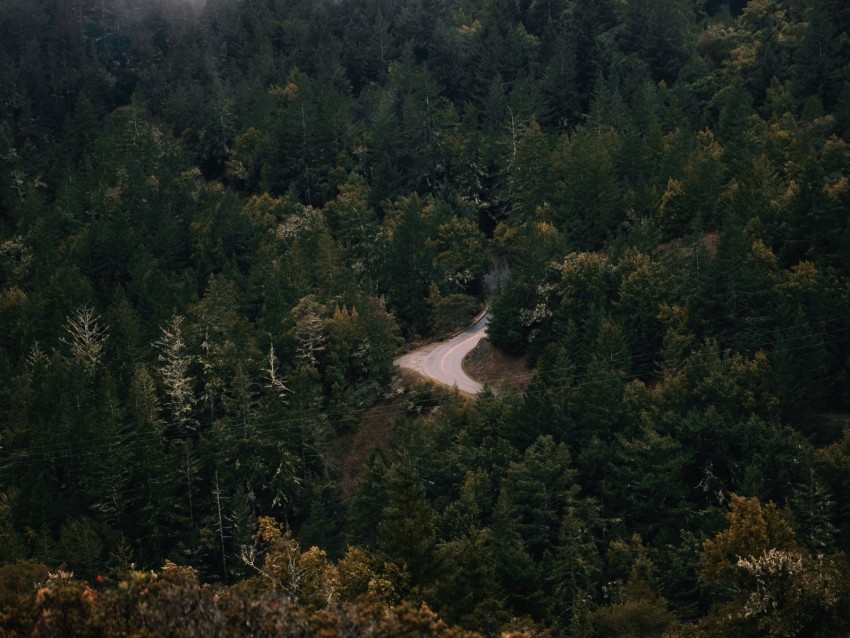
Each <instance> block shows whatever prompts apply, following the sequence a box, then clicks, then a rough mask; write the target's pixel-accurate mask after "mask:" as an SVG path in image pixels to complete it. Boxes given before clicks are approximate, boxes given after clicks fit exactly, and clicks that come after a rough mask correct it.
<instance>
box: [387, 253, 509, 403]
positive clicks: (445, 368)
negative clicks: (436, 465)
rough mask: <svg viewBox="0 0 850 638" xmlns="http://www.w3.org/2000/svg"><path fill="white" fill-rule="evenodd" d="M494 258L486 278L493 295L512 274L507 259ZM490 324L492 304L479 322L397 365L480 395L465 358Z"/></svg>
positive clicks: (479, 318)
mask: <svg viewBox="0 0 850 638" xmlns="http://www.w3.org/2000/svg"><path fill="white" fill-rule="evenodd" d="M493 261H494V263H495V268H494V269H493V270H492V271H491V272H490V273H488V274H487V276H486V277H485V280H486V282H487V287H488V288H489V289H490V293H491V295H492V293H494V292H495V291H496V289H497V288H498V287H499V286H500V285H501V284H502V282H504V281H505V279H506V278H507V276H508V267H507V264H506V263H505V261H504V259H503V258H495V257H494V259H493ZM488 323H490V307H489V303H488V305H487V307H486V308H485V310H484V312H483V313H481V315H479V316H478V318H477V319H476V321H475V323H473V324H472V325H471V326H469V327H468V328H467V329H466V330H464V331H463V332H460V333H458V334H456V335H455V336H454V337H452V338H451V339H449V340H448V341H442V342H440V343H432V344H429V345H427V346H425V347H424V348H419V350H414V351H413V352H409V353H408V354H406V355H404V356H403V357H399V358H398V359H396V360H395V364H396V365H397V366H399V367H400V368H406V369H407V370H412V371H413V372H416V373H418V374H421V375H422V376H425V377H428V378H429V379H431V380H433V381H436V382H437V383H439V384H441V385H445V386H448V387H450V388H457V389H458V391H459V392H462V393H464V394H469V395H476V394H478V393H479V392H480V391H481V388H482V387H483V386H482V385H481V384H480V383H478V381H476V380H475V379H473V378H471V377H470V376H469V375H468V374H466V372H465V371H464V369H463V358H464V357H465V356H466V355H467V353H468V352H470V351H471V350H472V349H473V348H475V346H477V345H478V342H479V341H481V339H483V338H484V337H485V336H486V332H485V330H486V328H487V324H488Z"/></svg>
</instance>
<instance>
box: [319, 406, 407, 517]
mask: <svg viewBox="0 0 850 638" xmlns="http://www.w3.org/2000/svg"><path fill="white" fill-rule="evenodd" d="M406 402H407V399H406V398H405V397H398V398H395V399H391V400H386V401H381V402H380V403H379V404H377V405H375V406H373V407H371V408H369V409H368V410H366V412H364V413H363V416H362V417H361V418H360V425H359V426H358V428H357V430H356V431H354V432H351V433H349V434H344V435H343V436H341V437H339V438H338V439H337V440H336V441H335V442H334V445H333V449H332V451H331V454H332V456H333V457H334V459H335V460H336V465H337V467H338V468H339V472H338V474H337V481H336V482H337V486H338V487H339V491H340V494H342V498H343V500H348V499H349V498H351V497H352V496H353V495H354V491H355V490H356V489H357V484H358V483H359V481H360V474H361V472H362V469H363V465H364V464H365V463H366V460H367V459H368V458H369V455H370V454H372V452H373V451H374V450H381V451H382V452H384V454H389V450H390V441H391V440H392V438H393V432H394V431H395V417H396V414H398V412H399V411H401V410H403V409H404V406H405V403H406Z"/></svg>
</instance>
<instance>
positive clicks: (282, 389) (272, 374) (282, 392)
mask: <svg viewBox="0 0 850 638" xmlns="http://www.w3.org/2000/svg"><path fill="white" fill-rule="evenodd" d="M267 361H268V366H269V367H268V368H265V370H264V372H265V373H266V377H267V385H268V387H269V388H270V389H271V390H272V392H274V393H275V394H277V395H278V397H280V400H281V402H282V403H284V404H286V395H287V393H288V392H289V388H287V387H286V385H284V383H283V379H281V377H280V375H279V373H278V371H277V361H278V359H277V357H276V356H275V354H274V344H273V343H272V344H269V357H268V359H267Z"/></svg>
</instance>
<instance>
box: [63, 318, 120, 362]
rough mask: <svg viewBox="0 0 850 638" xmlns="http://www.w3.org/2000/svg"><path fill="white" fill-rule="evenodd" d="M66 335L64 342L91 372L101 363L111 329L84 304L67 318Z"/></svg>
mask: <svg viewBox="0 0 850 638" xmlns="http://www.w3.org/2000/svg"><path fill="white" fill-rule="evenodd" d="M65 331H66V332H67V333H68V335H67V336H66V337H62V339H61V341H62V343H65V344H67V345H68V346H70V347H71V354H72V355H73V356H74V358H75V359H77V360H79V361H82V363H83V366H84V367H85V369H86V371H87V372H88V373H89V374H91V373H92V372H94V369H95V368H96V367H97V364H98V363H100V357H101V356H102V355H103V345H104V343H106V340H107V338H108V337H109V329H108V328H107V327H106V326H105V325H104V324H102V323H101V317H100V315H98V314H95V312H94V309H93V308H89V307H88V306H82V307H81V308H77V310H76V311H75V312H74V314H73V315H71V316H69V317H68V318H67V319H66V320H65Z"/></svg>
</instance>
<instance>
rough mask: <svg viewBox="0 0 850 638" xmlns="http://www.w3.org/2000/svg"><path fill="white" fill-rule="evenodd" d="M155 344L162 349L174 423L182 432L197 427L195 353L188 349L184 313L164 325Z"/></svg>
mask: <svg viewBox="0 0 850 638" xmlns="http://www.w3.org/2000/svg"><path fill="white" fill-rule="evenodd" d="M154 345H155V346H156V347H157V349H158V350H159V356H158V357H157V359H158V361H159V362H160V366H159V374H160V377H161V379H162V384H163V386H165V394H166V396H167V400H166V406H167V407H168V409H169V411H170V412H171V418H172V420H173V423H174V426H175V427H176V428H177V429H178V431H179V432H180V433H181V434H186V433H188V432H189V431H191V430H194V428H195V421H194V419H193V417H192V408H193V406H194V403H195V393H194V390H193V381H194V379H193V378H192V377H190V376H189V366H190V365H192V361H193V359H192V355H191V354H189V353H188V352H187V351H186V342H185V341H184V339H183V317H182V316H180V315H174V316H173V317H171V319H169V320H168V323H166V324H165V326H163V327H162V336H161V337H160V338H159V340H157V341H156V342H155V343H154Z"/></svg>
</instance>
